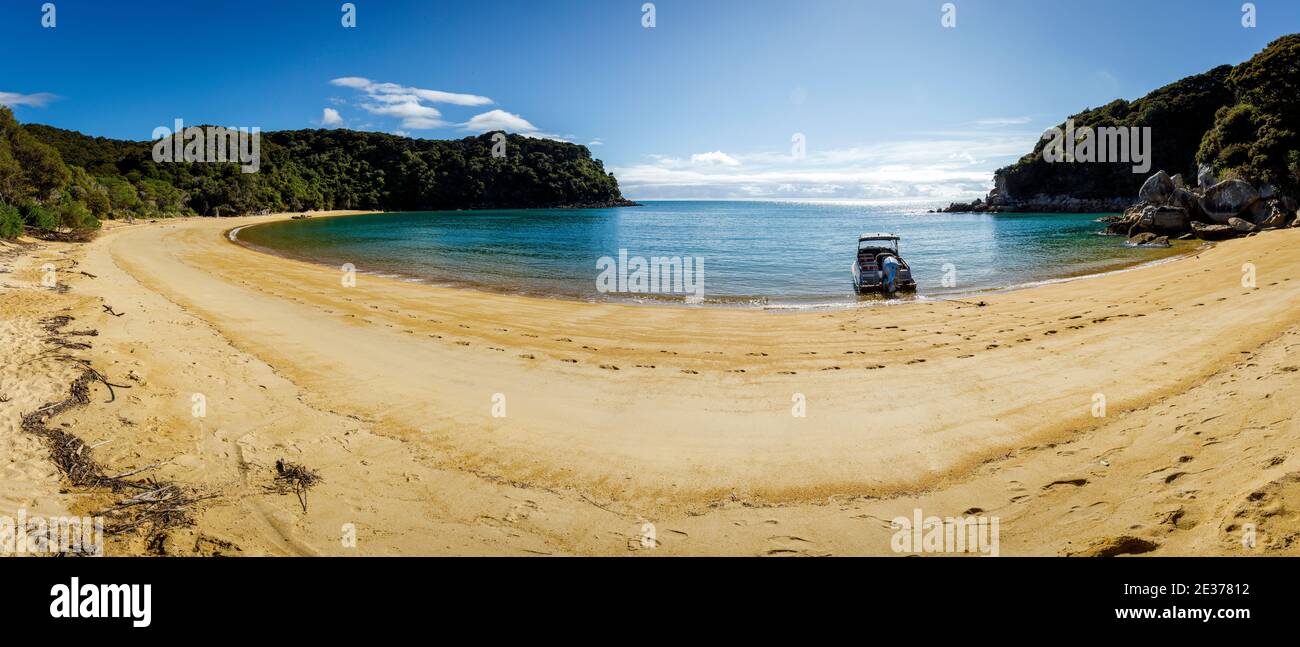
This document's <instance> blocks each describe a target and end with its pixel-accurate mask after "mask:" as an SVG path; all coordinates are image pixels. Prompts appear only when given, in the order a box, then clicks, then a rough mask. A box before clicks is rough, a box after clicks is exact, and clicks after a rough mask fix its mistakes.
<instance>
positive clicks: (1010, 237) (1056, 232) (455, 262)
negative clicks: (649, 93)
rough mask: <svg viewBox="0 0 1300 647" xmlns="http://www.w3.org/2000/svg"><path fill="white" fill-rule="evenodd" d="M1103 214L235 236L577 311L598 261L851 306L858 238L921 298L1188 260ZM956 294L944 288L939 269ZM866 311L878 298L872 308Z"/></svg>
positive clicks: (533, 223) (709, 293)
mask: <svg viewBox="0 0 1300 647" xmlns="http://www.w3.org/2000/svg"><path fill="white" fill-rule="evenodd" d="M1096 217H1097V216H1096V215H1086V214H1084V215H1081V214H931V213H925V209H924V208H918V207H916V206H915V205H912V206H898V205H895V206H888V205H862V204H845V203H793V202H651V203H647V204H646V205H645V206H643V207H630V208H618V209H590V210H554V209H534V210H502V211H455V212H421V213H394V214H381V215H365V216H348V217H340V218H313V219H309V220H299V221H283V222H276V223H271V224H267V225H261V226H256V227H251V228H248V229H245V230H243V231H242V232H240V234H239V238H240V239H241V240H243V241H245V242H248V243H250V244H253V245H256V246H259V247H264V248H267V249H270V250H273V251H277V252H280V253H284V254H286V255H290V256H295V257H299V258H305V259H309V260H315V261H320V262H324V263H329V264H331V265H341V264H343V263H353V264H354V265H356V266H357V268H358V269H359V270H361V271H369V272H374V273H381V274H394V275H398V276H402V277H408V278H411V279H419V280H424V281H428V282H431V283H443V284H452V285H467V286H471V287H477V288H482V289H490V290H501V291H508V292H521V293H528V294H541V295H550V296H562V297H569V298H578V299H592V300H596V299H605V298H635V300H640V301H661V300H668V301H679V300H680V296H673V295H655V294H642V295H626V294H624V295H606V294H600V293H599V292H598V291H597V288H596V277H597V274H598V270H597V265H596V263H597V259H599V258H601V257H605V256H609V257H617V256H618V253H619V250H620V249H625V250H627V251H628V254H630V255H633V256H643V257H653V256H680V257H699V258H702V259H704V265H705V278H704V291H705V295H706V302H709V303H734V304H755V305H769V306H770V305H808V304H822V303H826V304H835V303H855V302H859V301H860V297H859V296H858V295H856V294H855V293H854V291H853V286H852V280H851V274H850V266H851V263H852V261H853V255H854V250H855V249H856V244H857V237H858V235H859V234H861V233H863V232H868V231H888V232H893V233H897V234H899V235H901V236H902V242H901V251H902V254H903V257H904V258H905V259H906V260H907V262H908V264H909V265H911V267H912V274H913V276H914V277H915V278H916V280H917V284H918V288H917V294H918V295H920V296H921V298H925V297H933V296H939V295H944V294H953V293H958V292H969V291H972V290H980V289H990V288H997V287H1006V286H1012V285H1020V284H1024V283H1029V282H1034V281H1040V280H1044V279H1050V278H1055V277H1062V276H1074V275H1079V274H1088V273H1093V272H1099V271H1105V270H1109V269H1116V268H1119V267H1123V266H1126V265H1132V264H1135V263H1140V262H1144V261H1149V260H1155V259H1158V258H1161V257H1162V256H1167V255H1170V254H1171V253H1176V252H1177V251H1178V250H1177V249H1174V250H1158V249H1145V248H1129V247H1125V246H1124V245H1123V239H1120V238H1113V237H1104V236H1097V235H1096V232H1097V231H1099V230H1100V229H1101V228H1102V225H1101V224H1099V223H1096V222H1094V220H1095V219H1096ZM948 263H951V264H952V265H953V266H954V267H955V269H956V285H955V286H952V287H945V286H944V285H943V284H942V278H943V267H944V265H945V264H948ZM862 299H866V300H867V301H868V302H870V301H873V300H878V299H880V297H862Z"/></svg>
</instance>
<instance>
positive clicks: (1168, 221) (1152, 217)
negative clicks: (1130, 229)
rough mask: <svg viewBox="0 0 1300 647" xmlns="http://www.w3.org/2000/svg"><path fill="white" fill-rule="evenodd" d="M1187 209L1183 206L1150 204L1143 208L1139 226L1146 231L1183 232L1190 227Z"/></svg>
mask: <svg viewBox="0 0 1300 647" xmlns="http://www.w3.org/2000/svg"><path fill="white" fill-rule="evenodd" d="M1187 223H1188V217H1187V210H1186V209H1184V208H1182V207H1170V206H1163V205H1161V206H1148V207H1145V208H1143V209H1142V215H1141V217H1139V218H1138V227H1139V228H1140V229H1142V230H1146V231H1166V232H1175V233H1182V232H1184V231H1187V227H1188V224H1187Z"/></svg>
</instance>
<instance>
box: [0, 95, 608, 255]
mask: <svg viewBox="0 0 1300 647" xmlns="http://www.w3.org/2000/svg"><path fill="white" fill-rule="evenodd" d="M495 135H497V133H484V134H482V135H478V136H475V137H466V138H464V139H459V140H448V141H437V140H424V139H411V138H407V137H399V136H396V135H389V134H385V133H372V132H358V131H353V130H295V131H280V132H268V133H262V135H261V138H262V141H261V156H262V159H261V165H260V172H258V173H241V172H240V169H239V164H238V163H236V162H228V163H199V162H181V163H169V162H164V163H158V162H155V161H154V157H153V142H144V141H141V142H133V141H123V140H114V139H107V138H103V137H91V136H88V135H84V134H82V133H79V132H75V131H71V130H64V129H61V128H54V127H51V126H45V125H39V124H25V125H24V124H19V123H18V122H17V120H16V119H15V118H14V115H13V112H12V111H10V110H9V109H8V108H3V107H0V205H4V207H0V237H5V238H13V237H14V236H16V235H17V234H16V233H15V232H20V231H21V228H22V227H24V226H25V227H26V228H27V229H28V230H29V231H32V232H33V233H37V234H45V235H50V236H57V237H68V238H84V237H85V236H87V235H88V234H89V233H90V232H93V231H94V230H96V229H98V227H99V223H100V221H101V220H103V219H107V218H158V217H168V216H188V215H199V216H234V215H246V214H255V213H269V212H275V211H305V210H326V209H366V210H383V211H432V210H449V209H493V208H541V207H593V206H612V205H628V204H631V203H629V202H628V201H626V200H624V199H623V196H622V193H621V191H620V190H619V186H618V181H617V180H616V179H615V178H614V176H613V175H611V174H610V173H608V172H606V171H605V168H604V164H603V163H602V162H601V161H600V160H598V159H595V158H593V157H592V156H591V151H590V150H588V149H587V147H585V146H581V145H578V144H571V143H568V142H561V141H554V140H549V139H539V138H533V137H524V136H520V135H505V139H504V145H501V144H500V143H499V142H500V141H501V140H500V138H499V137H498V138H497V139H494V136H495ZM494 152H496V153H497V155H494V154H493V153H494ZM15 214H16V215H15Z"/></svg>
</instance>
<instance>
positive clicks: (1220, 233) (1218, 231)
mask: <svg viewBox="0 0 1300 647" xmlns="http://www.w3.org/2000/svg"><path fill="white" fill-rule="evenodd" d="M1192 232H1193V233H1195V234H1196V237H1197V238H1200V239H1201V240H1224V239H1225V238H1232V237H1233V236H1235V235H1237V232H1236V231H1235V230H1234V229H1233V228H1232V227H1229V226H1227V225H1207V224H1205V223H1203V222H1195V221H1193V222H1192Z"/></svg>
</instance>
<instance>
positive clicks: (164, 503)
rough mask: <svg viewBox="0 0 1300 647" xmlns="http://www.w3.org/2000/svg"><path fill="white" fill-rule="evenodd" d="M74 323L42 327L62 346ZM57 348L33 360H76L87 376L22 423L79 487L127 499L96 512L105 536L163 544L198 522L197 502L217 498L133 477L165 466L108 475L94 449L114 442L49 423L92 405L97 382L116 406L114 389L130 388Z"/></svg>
mask: <svg viewBox="0 0 1300 647" xmlns="http://www.w3.org/2000/svg"><path fill="white" fill-rule="evenodd" d="M71 321H72V317H69V316H66V315H61V316H57V317H50V318H48V319H45V320H43V321H42V322H41V323H42V325H43V326H44V327H45V329H46V330H47V331H48V332H49V333H50V335H51V337H50V338H47V340H46V341H47V342H49V341H51V340H53V342H52V343H54V342H62V341H63V340H61V339H59V338H58V335H60V334H71V333H65V332H63V331H62V328H63V326H66V325H68V323H70V322H71ZM83 334H88V335H89V334H91V333H90V332H84V333H83ZM55 345H56V346H59V348H56V349H55V350H54V351H52V353H54V354H51V352H47V353H44V354H41V355H38V356H36V357H33V358H31V359H29V360H27V362H32V361H38V360H43V359H45V360H55V361H65V362H72V363H74V364H77V365H79V366H80V367H81V375H80V376H78V377H77V379H75V380H73V382H72V384H71V385H69V387H68V395H67V397H65V398H64V399H62V400H60V401H58V402H51V403H47V404H45V405H44V406H42V407H40V408H39V409H37V410H36V411H33V412H31V413H27V414H24V415H23V416H22V419H21V423H20V424H21V427H22V429H23V430H24V431H26V432H27V433H30V434H33V435H35V436H37V437H39V438H41V439H42V440H43V441H44V442H45V445H46V447H47V448H48V449H49V452H50V459H51V461H52V462H53V463H54V465H55V467H56V468H58V470H59V472H60V473H61V474H63V476H64V477H65V478H67V479H68V481H69V482H71V483H72V485H73V486H75V487H84V488H90V489H106V490H108V491H111V492H114V493H119V494H121V495H122V496H123V497H124V498H121V499H120V500H119V501H118V502H117V503H115V504H113V505H110V506H109V507H107V508H105V509H104V510H102V511H99V512H97V513H94V515H93V516H103V517H105V521H106V522H105V524H104V534H106V535H114V534H121V533H125V532H128V531H132V530H136V529H142V530H144V531H145V532H146V533H147V535H148V541H149V542H151V543H159V542H161V541H162V537H163V536H164V535H165V533H166V531H167V530H168V529H171V528H176V527H180V526H186V525H190V524H191V523H193V518H192V514H193V509H194V507H195V506H196V504H198V503H199V502H201V501H205V500H207V499H212V498H215V495H209V494H202V493H199V492H197V491H195V490H193V489H191V488H187V487H183V486H180V485H177V484H175V483H170V482H165V481H158V480H155V479H152V478H149V479H144V480H133V479H130V478H128V477H131V476H135V475H137V474H140V473H143V472H147V471H149V470H152V469H155V468H157V467H160V466H161V465H163V464H165V463H154V464H151V465H146V466H144V467H141V468H138V469H134V470H130V471H127V472H122V473H119V474H115V475H108V474H106V473H105V471H104V468H103V466H102V465H100V463H99V462H98V461H97V460H95V456H94V449H95V448H96V447H99V446H101V445H104V444H106V443H107V442H108V441H102V442H99V443H96V444H95V445H87V444H86V443H85V442H84V441H82V440H81V439H80V438H78V437H77V436H75V435H73V434H72V433H69V432H68V431H66V430H64V429H63V428H59V427H51V426H50V425H49V424H48V423H49V421H50V420H51V419H53V418H54V417H56V416H58V415H60V414H62V413H65V412H67V411H70V410H72V409H76V408H80V407H84V406H86V405H87V404H89V403H90V385H91V384H94V383H95V382H99V383H101V384H103V385H104V386H105V387H106V388H107V389H108V392H109V400H108V402H110V403H111V402H114V401H115V400H116V399H117V395H116V392H115V391H114V388H130V387H129V386H127V385H124V384H114V383H113V382H111V381H110V380H109V379H108V378H107V377H105V376H104V374H102V373H100V372H99V371H97V370H95V368H94V367H93V366H91V365H90V361H89V360H85V359H81V358H77V357H73V356H71V355H66V354H62V353H61V352H60V351H61V350H62V349H63V348H67V347H69V345H68V344H66V343H62V344H60V343H56V344H55ZM27 362H24V363H27Z"/></svg>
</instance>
